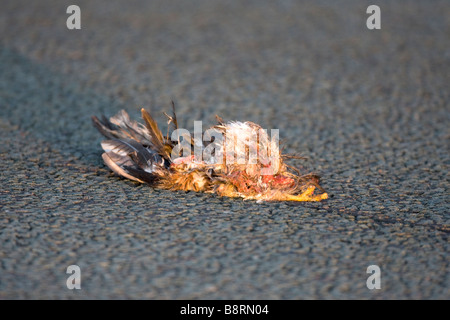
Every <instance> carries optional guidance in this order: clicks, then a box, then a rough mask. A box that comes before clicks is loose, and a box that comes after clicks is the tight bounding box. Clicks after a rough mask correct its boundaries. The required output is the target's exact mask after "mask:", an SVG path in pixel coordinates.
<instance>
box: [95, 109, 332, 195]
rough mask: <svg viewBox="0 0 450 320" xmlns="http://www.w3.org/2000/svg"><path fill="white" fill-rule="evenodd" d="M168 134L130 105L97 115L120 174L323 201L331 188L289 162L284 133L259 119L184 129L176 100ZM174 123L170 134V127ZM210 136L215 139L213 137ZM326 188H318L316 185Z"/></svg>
mask: <svg viewBox="0 0 450 320" xmlns="http://www.w3.org/2000/svg"><path fill="white" fill-rule="evenodd" d="M172 108H173V113H172V115H168V114H166V113H165V115H166V116H167V118H168V131H167V135H166V136H164V135H163V134H162V132H161V130H160V129H159V127H158V125H157V123H156V121H155V120H154V119H153V118H152V116H151V115H150V114H149V113H148V112H147V111H146V110H145V109H142V110H141V112H142V118H143V120H144V124H141V123H138V122H136V121H134V120H131V119H130V117H129V115H128V113H127V112H126V111H124V110H122V111H120V112H119V113H118V114H117V115H115V116H113V117H111V118H110V119H109V120H108V119H107V118H106V117H105V116H103V117H102V119H101V120H100V119H98V118H97V117H96V116H93V117H92V121H93V124H94V125H95V127H96V128H97V129H98V130H99V131H100V133H101V134H103V135H104V136H105V137H106V138H107V139H108V140H104V141H102V142H101V146H102V148H103V150H104V151H105V152H104V153H103V154H102V158H103V161H104V162H105V164H106V165H107V166H108V167H109V168H110V169H111V170H112V171H114V172H115V173H116V174H118V175H120V176H122V177H125V178H128V179H131V180H134V181H138V182H141V183H148V184H149V185H150V186H153V187H156V188H162V189H168V190H185V191H189V190H192V191H201V192H207V193H216V194H218V195H220V196H227V197H241V198H244V199H253V200H258V201H321V200H324V199H327V198H328V194H327V193H326V192H325V191H324V190H323V189H322V188H321V187H320V186H319V177H318V176H317V175H314V174H305V175H302V174H300V172H299V170H297V169H295V168H294V167H291V166H289V165H287V164H286V163H285V160H286V159H289V158H294V157H295V156H293V155H284V154H282V152H281V150H280V148H279V145H278V139H274V138H273V137H272V138H271V137H269V135H268V134H267V132H266V131H265V130H263V129H262V128H261V126H259V125H257V124H255V123H253V122H249V121H247V122H240V121H229V122H224V121H223V119H221V118H220V117H218V116H216V118H217V120H218V124H217V125H215V126H212V127H211V128H209V129H208V130H206V131H204V132H201V133H200V135H198V134H197V135H196V134H195V132H194V137H192V136H191V135H190V134H189V133H188V132H187V130H184V129H179V128H178V122H177V118H176V114H175V107H174V104H173V102H172ZM170 129H173V131H172V133H171V134H170V135H169V130H170ZM208 142H209V143H208ZM316 189H318V190H319V191H320V193H319V194H315V190H316Z"/></svg>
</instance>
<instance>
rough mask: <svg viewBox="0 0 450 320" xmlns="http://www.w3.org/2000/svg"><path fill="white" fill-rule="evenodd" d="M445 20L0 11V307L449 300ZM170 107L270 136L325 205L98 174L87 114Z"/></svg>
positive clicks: (217, 9) (345, 12)
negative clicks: (156, 186) (311, 180)
mask: <svg viewBox="0 0 450 320" xmlns="http://www.w3.org/2000/svg"><path fill="white" fill-rule="evenodd" d="M72 2H74V3H72ZM70 4H77V5H78V6H79V7H80V8H81V30H68V29H67V27H66V19H67V18H68V16H69V15H68V14H67V13H66V8H67V7H68V6H69V5H70ZM370 4H377V5H379V7H380V8H381V29H380V30H369V29H367V27H366V19H367V18H368V16H369V15H368V14H366V9H367V6H368V5H370ZM449 17H450V4H449V2H448V1H432V2H431V1H395V2H393V1H376V3H369V2H367V1H330V2H326V1H308V2H297V1H245V2H228V1H176V2H174V1H138V0H136V1H95V2H93V1H81V0H77V1H33V2H29V1H2V4H1V6H0V132H1V134H0V172H1V173H0V183H1V189H0V243H1V245H0V299H450V292H449V287H450V286H449V285H450V281H449V238H448V235H449V231H450V223H449V174H448V166H449V162H450V161H449V141H450V139H449V138H450V131H449V127H450V126H449V120H450V119H449V118H450V109H449V98H450V90H449V83H450V67H449V66H450V38H449V34H450V20H449ZM171 99H173V100H174V101H175V103H176V105H177V111H178V117H179V120H180V124H181V126H182V127H184V128H187V129H189V130H191V129H192V128H193V123H194V120H202V121H204V124H205V126H206V124H214V116H215V115H216V114H218V115H220V116H222V117H223V118H224V119H227V120H242V121H243V120H250V121H253V122H256V123H259V124H261V125H262V126H263V127H264V128H267V129H272V128H274V129H275V128H278V129H280V138H281V139H285V140H286V151H287V152H299V153H300V154H302V155H304V156H306V157H308V160H307V161H306V162H297V163H296V164H297V165H299V166H300V165H302V166H304V169H305V170H306V171H313V172H316V173H319V174H320V175H321V176H322V183H321V184H322V186H323V187H324V188H325V189H326V190H327V191H328V193H329V194H330V195H331V197H330V199H328V200H326V201H323V202H320V203H288V202H281V203H262V204H258V203H256V202H254V201H243V200H240V199H228V198H220V197H217V196H215V195H205V194H201V193H194V192H188V193H185V192H170V191H161V190H153V189H151V188H149V187H148V186H146V185H140V184H137V183H134V182H131V181H127V180H125V179H121V178H118V177H116V176H114V175H112V174H111V173H110V170H109V169H108V168H106V167H105V166H104V164H103V163H102V160H101V153H102V151H101V147H100V145H99V143H100V141H101V137H100V135H99V133H98V132H97V131H96V130H95V128H94V127H93V126H92V124H91V120H90V117H91V116H92V115H101V114H106V115H107V116H111V115H113V114H115V113H116V112H117V111H118V110H120V109H122V108H124V109H126V110H128V111H129V112H130V114H131V115H132V116H133V117H136V118H138V117H139V110H140V108H141V107H146V108H147V109H148V110H151V111H152V112H153V114H154V115H155V116H156V118H157V119H158V121H160V122H163V121H164V115H163V113H162V112H163V111H170V101H171ZM69 265H78V266H79V267H80V269H81V290H76V289H74V290H70V289H68V288H67V286H66V280H67V278H68V277H69V274H66V269H67V267H68V266H69ZM369 265H378V266H379V267H380V271H381V289H374V290H370V289H368V287H367V286H366V280H367V278H368V277H369V276H370V274H368V273H367V267H368V266H369Z"/></svg>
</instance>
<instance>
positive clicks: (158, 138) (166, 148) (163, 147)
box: [141, 108, 172, 159]
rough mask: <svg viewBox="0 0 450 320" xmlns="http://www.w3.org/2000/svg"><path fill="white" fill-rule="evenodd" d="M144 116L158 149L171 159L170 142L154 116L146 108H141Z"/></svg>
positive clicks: (153, 143) (152, 140)
mask: <svg viewBox="0 0 450 320" xmlns="http://www.w3.org/2000/svg"><path fill="white" fill-rule="evenodd" d="M141 112H142V118H143V119H144V121H145V126H146V128H147V130H148V131H149V133H150V137H151V142H152V145H153V147H154V148H155V149H156V151H157V152H158V153H159V154H160V155H161V156H163V157H164V158H166V159H170V150H171V149H172V148H171V147H170V144H167V143H166V141H165V139H164V137H163V135H162V133H161V130H159V128H158V124H157V123H156V121H155V120H154V119H153V118H152V116H151V115H150V114H149V113H148V112H147V111H146V110H145V109H144V108H142V109H141Z"/></svg>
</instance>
